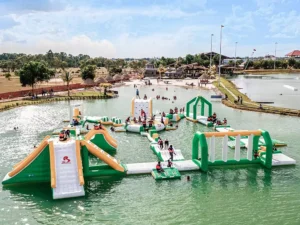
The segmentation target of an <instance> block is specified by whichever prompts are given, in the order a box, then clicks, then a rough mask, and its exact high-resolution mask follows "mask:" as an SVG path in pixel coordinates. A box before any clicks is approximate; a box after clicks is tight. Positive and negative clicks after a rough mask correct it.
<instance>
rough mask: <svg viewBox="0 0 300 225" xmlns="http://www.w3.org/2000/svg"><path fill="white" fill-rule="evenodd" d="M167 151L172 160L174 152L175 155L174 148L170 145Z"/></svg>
mask: <svg viewBox="0 0 300 225" xmlns="http://www.w3.org/2000/svg"><path fill="white" fill-rule="evenodd" d="M168 151H169V154H170V159H171V160H172V161H173V157H174V154H175V155H176V153H175V151H174V148H173V146H172V145H170V147H169V149H168Z"/></svg>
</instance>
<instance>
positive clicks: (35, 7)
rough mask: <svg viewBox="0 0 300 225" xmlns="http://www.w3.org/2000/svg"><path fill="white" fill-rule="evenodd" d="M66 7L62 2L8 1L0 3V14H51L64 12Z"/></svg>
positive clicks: (54, 0)
mask: <svg viewBox="0 0 300 225" xmlns="http://www.w3.org/2000/svg"><path fill="white" fill-rule="evenodd" d="M66 6H67V5H66V4H65V3H64V2H63V1H62V0H29V1H24V0H9V1H1V2H0V13H1V14H9V13H12V12H14V13H16V12H18V13H28V12H34V11H43V12H51V11H60V10H64V9H65V7H66Z"/></svg>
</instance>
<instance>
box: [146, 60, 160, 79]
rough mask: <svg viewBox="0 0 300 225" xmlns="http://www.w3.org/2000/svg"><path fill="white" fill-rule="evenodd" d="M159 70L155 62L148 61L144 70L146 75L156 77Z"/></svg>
mask: <svg viewBox="0 0 300 225" xmlns="http://www.w3.org/2000/svg"><path fill="white" fill-rule="evenodd" d="M157 74H159V72H158V71H157V69H156V68H155V67H154V65H153V64H151V63H147V64H146V67H145V71H144V77H156V76H157Z"/></svg>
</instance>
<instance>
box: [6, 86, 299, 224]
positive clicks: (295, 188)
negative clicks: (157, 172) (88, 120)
mask: <svg viewBox="0 0 300 225" xmlns="http://www.w3.org/2000/svg"><path fill="white" fill-rule="evenodd" d="M151 89H152V87H147V88H141V89H140V94H141V95H143V94H147V95H148V96H152V97H154V96H155V95H161V96H166V97H169V98H171V97H172V96H173V95H177V98H178V100H177V101H175V102H174V103H172V101H171V100H170V101H162V100H159V101H157V100H154V109H155V110H156V109H157V110H162V111H168V110H169V108H171V107H172V108H174V107H175V106H177V107H179V108H180V107H182V106H184V104H185V103H186V102H187V101H188V100H190V99H191V98H192V97H194V96H195V95H204V96H205V97H207V96H210V95H211V93H209V92H205V91H197V90H192V89H189V90H185V89H182V88H173V87H170V88H169V90H168V91H166V90H165V89H164V88H156V87H155V89H156V90H155V91H154V92H153V91H151ZM119 93H120V96H121V97H119V98H116V99H111V100H91V101H76V103H82V104H83V109H84V110H83V111H84V113H85V114H86V115H92V116H97V115H98V116H99V115H100V116H101V115H107V116H109V117H111V116H118V117H120V118H122V119H123V120H124V119H125V118H126V117H127V116H128V115H129V112H130V102H131V98H132V96H133V95H134V94H135V91H134V89H133V88H132V87H121V88H119ZM72 103H74V102H72ZM213 111H215V112H216V113H217V114H218V116H219V117H220V118H224V117H226V118H227V120H228V122H229V123H230V124H231V125H232V127H234V128H236V129H258V128H263V129H265V130H268V131H269V132H270V134H271V136H272V137H274V138H277V139H281V140H283V141H286V142H287V143H288V147H286V148H283V149H282V151H283V152H284V153H286V154H287V155H289V156H291V157H293V158H295V159H296V160H298V161H299V160H300V156H299V154H298V151H299V146H300V139H299V135H298V132H299V129H298V127H297V126H295V124H299V122H300V120H299V118H293V117H284V116H280V115H270V114H263V113H254V112H245V111H238V110H234V109H231V108H227V107H225V106H224V105H222V104H221V103H213ZM68 113H69V103H68V102H58V103H51V104H45V105H38V106H27V107H22V108H17V109H13V110H10V111H6V112H2V113H0V127H1V128H2V129H1V130H0V140H1V144H0V165H1V167H0V177H1V179H2V178H3V177H4V176H5V174H6V173H7V172H8V171H9V170H10V169H11V167H12V165H14V164H15V163H17V162H18V161H20V160H22V159H23V158H24V157H25V156H26V155H27V154H28V153H29V152H30V151H32V148H33V145H34V144H37V143H38V142H39V141H41V140H42V139H43V137H44V136H45V135H47V134H50V133H51V131H52V130H54V129H57V128H60V127H62V126H64V124H63V123H62V122H61V121H62V120H64V119H67V118H69V115H68ZM279 122H280V126H279V125H278V124H279ZM17 125H18V126H19V131H14V130H13V127H14V126H17ZM210 130H211V129H210V128H207V127H204V126H202V125H200V124H194V123H191V122H189V121H186V120H183V121H181V122H180V123H179V129H178V130H176V131H169V132H163V133H161V136H162V138H163V139H165V138H168V139H169V140H170V142H171V143H172V144H173V145H174V146H175V148H178V149H181V150H182V153H183V155H184V157H185V158H186V159H190V158H191V147H192V137H193V134H194V133H195V132H197V131H210ZM112 135H113V136H114V138H116V139H117V141H118V150H117V154H116V157H117V158H118V159H120V160H121V161H122V162H123V163H134V162H151V161H156V160H157V159H156V157H155V155H154V154H153V153H152V151H151V150H150V148H149V141H148V140H147V138H145V137H141V136H140V135H138V134H130V133H113V134H112ZM219 144H220V142H219V141H218V142H217V145H218V146H219ZM242 154H245V151H242ZM229 155H230V157H232V156H233V152H232V151H231V152H230V153H229ZM217 157H219V158H220V157H221V151H219V152H218V151H217ZM187 175H189V176H191V181H190V182H187V181H186V176H187ZM299 178H300V169H299V168H298V167H297V166H295V167H281V168H274V169H272V170H267V169H264V168H262V167H260V166H251V167H235V166H232V167H226V168H212V169H211V170H210V171H209V172H208V173H207V174H205V173H201V172H197V171H195V172H185V173H182V179H181V180H169V181H161V182H156V181H155V180H154V179H153V178H152V177H151V176H150V174H149V175H141V176H128V177H124V178H111V177H106V178H99V179H98V178H97V179H94V180H88V181H86V188H85V190H86V196H85V197H81V198H72V199H63V200H52V194H51V188H50V185H49V184H36V185H26V186H13V187H5V188H3V187H2V186H0V221H1V222H2V223H1V224H14V223H18V224H26V223H28V224H37V223H43V224H63V223H64V224H76V223H80V224H117V223H119V224H137V223H138V224H158V223H159V224H245V221H247V223H246V224H257V221H259V223H260V224H266V225H268V224H270V225H271V224H299V222H300V221H298V220H299V216H298V215H299V209H300V186H299V183H300V180H299ZM270 206H272V208H271V210H266V209H269V208H270ZM287 212H288V216H286V213H287Z"/></svg>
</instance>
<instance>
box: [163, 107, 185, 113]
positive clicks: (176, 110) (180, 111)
mask: <svg viewBox="0 0 300 225" xmlns="http://www.w3.org/2000/svg"><path fill="white" fill-rule="evenodd" d="M163 113H164V112H163ZM179 113H180V114H181V113H184V107H183V108H180V109H179ZM170 114H178V108H177V107H175V108H174V110H173V109H170Z"/></svg>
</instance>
